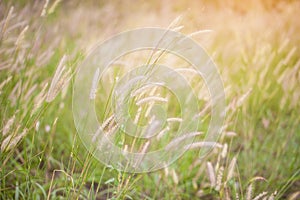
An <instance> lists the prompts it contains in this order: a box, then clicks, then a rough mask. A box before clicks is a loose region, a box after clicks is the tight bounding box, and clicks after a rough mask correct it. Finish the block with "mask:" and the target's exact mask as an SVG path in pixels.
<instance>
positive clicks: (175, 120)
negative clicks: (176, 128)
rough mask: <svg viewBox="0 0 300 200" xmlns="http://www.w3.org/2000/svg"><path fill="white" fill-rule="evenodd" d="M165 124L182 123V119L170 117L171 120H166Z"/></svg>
mask: <svg viewBox="0 0 300 200" xmlns="http://www.w3.org/2000/svg"><path fill="white" fill-rule="evenodd" d="M167 122H168V123H170V122H182V118H179V117H171V118H168V119H167Z"/></svg>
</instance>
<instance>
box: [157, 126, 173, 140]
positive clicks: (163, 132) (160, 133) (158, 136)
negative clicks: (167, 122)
mask: <svg viewBox="0 0 300 200" xmlns="http://www.w3.org/2000/svg"><path fill="white" fill-rule="evenodd" d="M169 130H170V127H169V126H166V128H164V129H163V130H161V131H160V132H159V133H158V134H157V135H156V139H157V140H160V139H161V138H162V136H163V135H164V134H165V133H167V132H168V131H169Z"/></svg>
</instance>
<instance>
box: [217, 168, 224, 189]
mask: <svg viewBox="0 0 300 200" xmlns="http://www.w3.org/2000/svg"><path fill="white" fill-rule="evenodd" d="M223 172H224V167H223V166H221V167H220V169H219V170H218V176H217V182H216V187H215V189H216V190H217V191H219V190H220V189H221V186H222V179H223Z"/></svg>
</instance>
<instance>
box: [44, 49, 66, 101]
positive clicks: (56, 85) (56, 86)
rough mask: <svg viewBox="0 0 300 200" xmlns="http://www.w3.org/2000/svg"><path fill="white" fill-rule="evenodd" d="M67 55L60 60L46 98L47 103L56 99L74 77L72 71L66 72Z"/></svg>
mask: <svg viewBox="0 0 300 200" xmlns="http://www.w3.org/2000/svg"><path fill="white" fill-rule="evenodd" d="M65 62H66V55H64V56H63V57H62V59H61V60H60V62H59V64H58V67H57V69H56V71H55V74H54V77H53V79H52V81H51V84H50V88H49V91H48V94H47V97H46V101H47V102H51V101H53V100H54V99H55V97H56V96H57V94H58V93H59V91H60V90H61V89H62V88H64V86H65V85H66V84H67V83H68V82H69V81H70V79H71V77H72V73H71V69H68V70H67V71H66V72H65V73H64V71H65V70H66V66H65Z"/></svg>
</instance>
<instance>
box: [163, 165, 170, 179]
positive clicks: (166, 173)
mask: <svg viewBox="0 0 300 200" xmlns="http://www.w3.org/2000/svg"><path fill="white" fill-rule="evenodd" d="M164 173H165V176H166V177H168V176H169V167H168V165H167V164H166V163H164Z"/></svg>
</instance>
